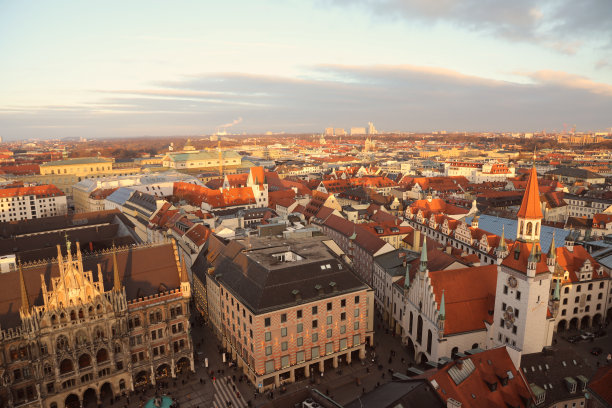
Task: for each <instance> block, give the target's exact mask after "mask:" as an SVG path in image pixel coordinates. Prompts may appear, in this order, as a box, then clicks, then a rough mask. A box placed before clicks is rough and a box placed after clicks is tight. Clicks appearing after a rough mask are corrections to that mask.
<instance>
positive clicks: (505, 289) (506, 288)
mask: <svg viewBox="0 0 612 408" xmlns="http://www.w3.org/2000/svg"><path fill="white" fill-rule="evenodd" d="M507 294H508V286H506V285H504V295H507Z"/></svg>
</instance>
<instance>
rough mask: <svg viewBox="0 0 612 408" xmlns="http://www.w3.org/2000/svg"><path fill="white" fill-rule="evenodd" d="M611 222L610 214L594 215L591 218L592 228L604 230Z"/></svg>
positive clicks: (611, 216) (611, 215)
mask: <svg viewBox="0 0 612 408" xmlns="http://www.w3.org/2000/svg"><path fill="white" fill-rule="evenodd" d="M611 222H612V214H603V213H602V214H595V215H594V216H593V228H606V225H607V224H609V223H611Z"/></svg>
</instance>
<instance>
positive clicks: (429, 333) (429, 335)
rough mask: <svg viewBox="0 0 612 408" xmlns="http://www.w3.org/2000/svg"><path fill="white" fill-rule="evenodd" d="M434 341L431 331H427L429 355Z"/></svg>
mask: <svg viewBox="0 0 612 408" xmlns="http://www.w3.org/2000/svg"><path fill="white" fill-rule="evenodd" d="M432 340H433V335H432V334H431V330H427V354H429V355H431V343H432Z"/></svg>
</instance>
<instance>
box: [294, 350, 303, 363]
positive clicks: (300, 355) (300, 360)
mask: <svg viewBox="0 0 612 408" xmlns="http://www.w3.org/2000/svg"><path fill="white" fill-rule="evenodd" d="M295 359H296V363H303V362H304V352H303V351H298V352H297V354H296V355H295Z"/></svg>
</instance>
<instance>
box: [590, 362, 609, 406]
mask: <svg viewBox="0 0 612 408" xmlns="http://www.w3.org/2000/svg"><path fill="white" fill-rule="evenodd" d="M610 384H612V365H609V364H608V365H606V366H604V367H601V368H600V369H599V370H597V372H596V373H595V375H594V376H593V378H592V379H591V381H590V382H589V389H590V390H591V391H593V393H594V394H596V395H597V397H599V398H601V399H603V400H604V401H605V402H606V403H607V404H608V405H609V406H612V387H611V386H610Z"/></svg>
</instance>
